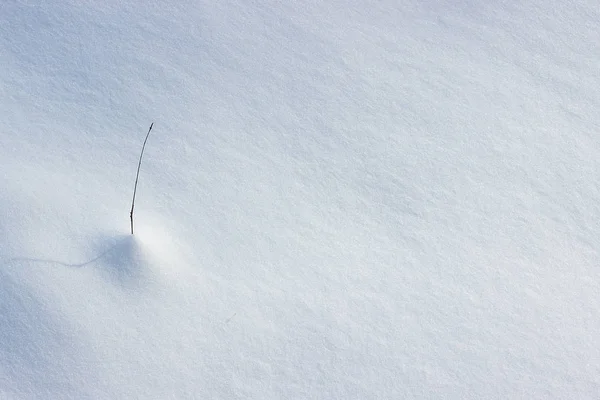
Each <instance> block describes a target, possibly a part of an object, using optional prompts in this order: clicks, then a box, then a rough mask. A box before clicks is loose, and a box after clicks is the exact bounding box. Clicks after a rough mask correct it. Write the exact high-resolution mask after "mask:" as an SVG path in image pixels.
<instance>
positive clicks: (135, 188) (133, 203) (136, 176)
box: [129, 122, 154, 235]
mask: <svg viewBox="0 0 600 400" xmlns="http://www.w3.org/2000/svg"><path fill="white" fill-rule="evenodd" d="M152 126H154V122H153V123H151V124H150V129H148V133H147V134H146V139H144V145H143V146H142V152H141V153H140V161H139V162H138V167H137V173H136V174H135V185H134V186H133V199H132V200H131V211H130V212H129V220H130V221H131V234H132V235H133V207H135V193H136V192H137V184H138V178H139V177H140V167H141V166H142V156H143V155H144V149H145V148H146V142H147V141H148V136H150V131H151V130H152Z"/></svg>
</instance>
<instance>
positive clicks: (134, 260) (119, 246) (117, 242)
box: [0, 235, 144, 284]
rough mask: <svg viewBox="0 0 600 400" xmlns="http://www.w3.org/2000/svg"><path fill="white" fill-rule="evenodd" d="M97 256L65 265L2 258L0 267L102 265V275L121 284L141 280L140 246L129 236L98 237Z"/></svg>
mask: <svg viewBox="0 0 600 400" xmlns="http://www.w3.org/2000/svg"><path fill="white" fill-rule="evenodd" d="M94 242H95V243H96V244H95V246H94V247H97V248H98V255H96V256H95V257H93V258H91V259H89V260H86V261H83V262H75V263H72V262H65V261H60V260H54V259H51V258H33V257H5V258H2V259H1V260H0V265H2V266H6V265H14V264H31V263H33V264H54V265H60V266H64V267H69V268H84V267H88V266H95V265H96V264H102V266H103V267H104V268H101V270H102V272H104V273H106V274H108V276H109V277H111V278H112V279H115V280H116V281H118V282H120V283H122V284H131V283H133V282H135V281H138V280H139V278H141V277H142V265H144V262H143V261H144V257H143V252H142V249H141V246H140V244H139V243H138V242H137V241H136V240H135V237H134V236H133V235H118V236H114V235H113V236H101V237H100V238H99V239H98V240H95V241H94Z"/></svg>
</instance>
